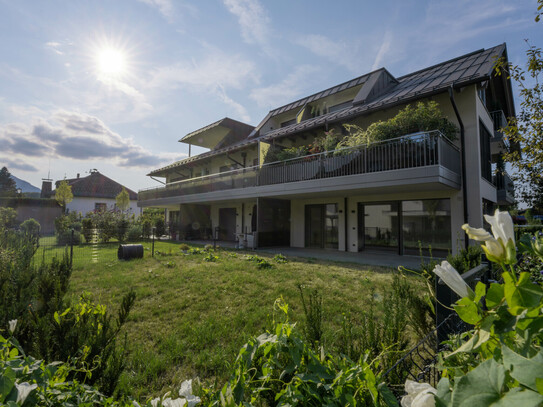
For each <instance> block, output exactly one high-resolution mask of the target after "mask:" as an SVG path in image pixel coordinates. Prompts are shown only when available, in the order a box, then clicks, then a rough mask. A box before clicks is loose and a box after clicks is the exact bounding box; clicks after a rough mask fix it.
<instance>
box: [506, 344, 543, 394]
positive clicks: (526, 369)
mask: <svg viewBox="0 0 543 407" xmlns="http://www.w3.org/2000/svg"><path fill="white" fill-rule="evenodd" d="M502 352H503V364H504V366H505V368H506V369H507V370H509V371H510V374H511V377H513V379H515V380H517V381H518V382H519V383H520V384H522V385H523V386H526V387H529V388H530V389H532V390H534V391H537V383H536V379H537V378H540V379H541V378H543V353H542V352H543V351H540V352H539V353H538V354H537V355H535V356H534V357H533V358H531V359H527V358H525V357H523V356H521V355H519V354H518V353H515V352H514V351H512V350H511V349H509V348H508V347H507V346H504V347H503V348H502Z"/></svg>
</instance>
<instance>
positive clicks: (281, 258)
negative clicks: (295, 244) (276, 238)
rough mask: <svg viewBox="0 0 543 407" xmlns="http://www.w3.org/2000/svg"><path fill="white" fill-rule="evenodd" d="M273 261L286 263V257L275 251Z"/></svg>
mask: <svg viewBox="0 0 543 407" xmlns="http://www.w3.org/2000/svg"><path fill="white" fill-rule="evenodd" d="M273 261H275V262H276V263H288V259H287V258H286V256H284V255H283V254H281V253H277V254H276V255H275V256H273Z"/></svg>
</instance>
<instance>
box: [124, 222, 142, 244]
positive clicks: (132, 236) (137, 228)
mask: <svg viewBox="0 0 543 407" xmlns="http://www.w3.org/2000/svg"><path fill="white" fill-rule="evenodd" d="M142 230H143V228H142V227H141V225H132V226H130V228H129V229H128V232H127V234H126V239H127V240H128V241H129V242H136V241H138V240H140V239H141V237H142V234H143V232H142Z"/></svg>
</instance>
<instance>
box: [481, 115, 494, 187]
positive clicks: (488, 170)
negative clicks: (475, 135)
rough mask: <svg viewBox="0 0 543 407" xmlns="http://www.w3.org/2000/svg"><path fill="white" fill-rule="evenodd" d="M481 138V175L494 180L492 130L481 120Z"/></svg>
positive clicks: (490, 180) (488, 179)
mask: <svg viewBox="0 0 543 407" xmlns="http://www.w3.org/2000/svg"><path fill="white" fill-rule="evenodd" d="M479 139H480V143H481V177H483V178H484V179H486V180H487V181H489V182H492V155H491V152H490V132H489V131H488V130H487V129H486V127H485V126H484V124H483V122H481V121H479Z"/></svg>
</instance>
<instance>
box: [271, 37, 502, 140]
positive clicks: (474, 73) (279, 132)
mask: <svg viewBox="0 0 543 407" xmlns="http://www.w3.org/2000/svg"><path fill="white" fill-rule="evenodd" d="M504 51H505V44H501V45H498V46H496V47H493V48H490V49H487V50H485V49H481V50H479V51H475V52H472V53H470V54H466V55H463V56H461V57H458V58H454V59H451V60H449V61H446V62H442V63H440V64H437V65H434V66H431V67H429V68H425V69H422V70H420V71H417V72H413V73H411V74H409V75H405V76H402V77H400V78H397V81H398V84H396V85H395V86H392V87H390V88H388V89H387V91H386V92H384V93H383V94H382V95H380V96H378V97H376V98H375V99H373V100H371V101H369V102H368V103H365V104H362V105H358V106H353V107H347V108H345V109H342V110H339V111H337V112H333V113H327V114H323V115H321V116H318V117H315V118H312V119H309V120H305V121H302V122H300V123H296V124H292V125H290V126H286V127H283V128H280V129H276V130H273V131H271V132H269V133H266V134H265V135H264V138H265V139H270V138H275V137H278V136H283V135H286V134H292V133H297V132H300V131H304V130H308V129H311V128H315V127H319V126H322V125H324V124H325V123H334V122H338V121H342V120H346V119H349V118H352V117H356V116H359V115H361V114H364V113H367V112H370V111H373V110H378V109H383V108H385V107H390V106H392V105H395V104H400V103H407V102H409V101H412V100H415V99H419V98H422V97H427V96H430V95H433V94H436V93H441V92H445V91H446V90H447V88H449V87H450V86H454V87H461V86H466V85H469V84H470V83H475V82H481V81H484V80H487V79H489V78H490V76H491V74H492V71H493V67H494V63H495V61H496V58H497V57H500V56H501V55H502V54H503V53H504Z"/></svg>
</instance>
